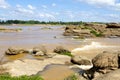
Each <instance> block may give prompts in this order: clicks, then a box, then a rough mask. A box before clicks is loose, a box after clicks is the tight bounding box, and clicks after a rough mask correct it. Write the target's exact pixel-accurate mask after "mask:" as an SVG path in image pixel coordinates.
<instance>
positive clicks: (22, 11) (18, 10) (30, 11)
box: [15, 4, 34, 14]
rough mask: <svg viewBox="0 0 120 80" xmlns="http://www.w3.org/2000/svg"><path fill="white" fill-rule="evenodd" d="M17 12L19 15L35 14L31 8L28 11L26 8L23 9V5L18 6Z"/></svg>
mask: <svg viewBox="0 0 120 80" xmlns="http://www.w3.org/2000/svg"><path fill="white" fill-rule="evenodd" d="M29 7H30V6H29ZM15 12H17V13H19V14H33V13H34V12H33V9H31V8H29V9H26V8H24V7H22V6H21V5H19V4H17V5H16V9H15Z"/></svg>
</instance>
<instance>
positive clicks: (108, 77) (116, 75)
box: [93, 69, 120, 80]
mask: <svg viewBox="0 0 120 80" xmlns="http://www.w3.org/2000/svg"><path fill="white" fill-rule="evenodd" d="M93 80H120V69H117V70H115V71H111V72H110V73H107V74H104V75H103V76H100V77H98V78H97V79H93Z"/></svg>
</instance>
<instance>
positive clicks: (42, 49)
mask: <svg viewBox="0 0 120 80" xmlns="http://www.w3.org/2000/svg"><path fill="white" fill-rule="evenodd" d="M46 53H47V50H46V48H45V47H44V46H41V47H34V48H33V51H32V54H34V55H35V56H44V55H46Z"/></svg>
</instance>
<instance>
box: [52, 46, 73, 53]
mask: <svg viewBox="0 0 120 80" xmlns="http://www.w3.org/2000/svg"><path fill="white" fill-rule="evenodd" d="M53 52H55V53H58V54H64V53H71V52H70V51H69V50H67V49H65V48H63V47H62V46H58V47H56V48H55V49H54V51H53Z"/></svg>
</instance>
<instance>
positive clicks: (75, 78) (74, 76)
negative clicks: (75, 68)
mask: <svg viewBox="0 0 120 80" xmlns="http://www.w3.org/2000/svg"><path fill="white" fill-rule="evenodd" d="M64 80H79V79H78V77H77V76H76V75H75V74H74V75H71V76H69V77H67V78H66V79H64Z"/></svg>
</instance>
